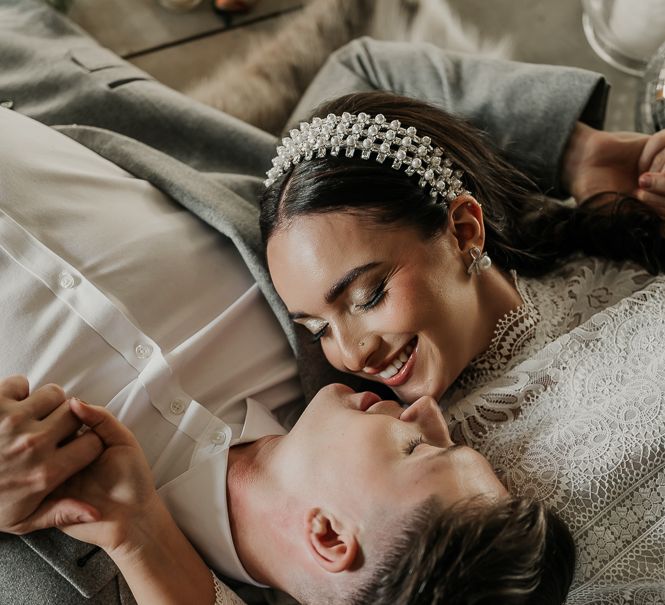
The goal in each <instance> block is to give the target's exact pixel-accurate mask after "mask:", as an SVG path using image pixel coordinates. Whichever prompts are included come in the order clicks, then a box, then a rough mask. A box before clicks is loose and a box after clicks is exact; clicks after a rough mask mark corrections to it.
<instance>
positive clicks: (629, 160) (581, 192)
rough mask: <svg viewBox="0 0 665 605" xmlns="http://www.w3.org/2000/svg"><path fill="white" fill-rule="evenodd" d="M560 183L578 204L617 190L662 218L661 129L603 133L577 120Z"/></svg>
mask: <svg viewBox="0 0 665 605" xmlns="http://www.w3.org/2000/svg"><path fill="white" fill-rule="evenodd" d="M562 183H563V185H564V186H565V187H566V188H567V189H568V191H569V192H570V193H571V195H572V196H573V197H574V198H575V200H576V201H577V203H578V204H580V203H582V202H584V201H585V200H588V199H590V198H591V197H593V196H595V195H598V194H600V193H604V192H612V193H614V192H619V193H622V194H624V195H628V196H631V197H634V198H636V199H638V200H640V201H642V202H644V204H646V205H648V206H650V207H651V208H653V209H654V210H655V211H656V212H657V213H658V214H659V215H660V216H661V217H662V218H663V219H665V130H661V131H660V132H657V133H655V134H653V135H646V134H639V133H635V132H604V131H600V130H595V129H594V128H591V127H589V126H586V125H584V124H581V123H579V122H578V123H577V125H576V127H575V130H574V132H573V134H572V135H571V137H570V140H569V142H568V147H567V149H566V152H565V154H564V158H563V166H562Z"/></svg>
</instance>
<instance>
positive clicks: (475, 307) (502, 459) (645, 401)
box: [261, 93, 665, 604]
mask: <svg viewBox="0 0 665 605" xmlns="http://www.w3.org/2000/svg"><path fill="white" fill-rule="evenodd" d="M317 114H318V115H320V116H321V117H320V118H314V119H313V120H312V121H311V122H309V123H303V124H301V126H300V129H299V130H294V131H291V136H290V137H287V138H285V139H284V141H283V144H282V146H281V147H280V148H278V156H277V158H276V159H275V160H274V162H273V164H274V166H273V168H272V169H271V170H270V171H269V173H268V180H267V181H266V184H267V186H268V189H267V191H266V194H265V196H264V199H263V201H262V210H261V228H262V234H263V237H264V241H265V242H266V252H267V259H268V264H269V268H270V272H271V276H272V278H273V282H274V284H275V287H276V289H277V291H278V293H279V295H280V296H281V298H282V299H283V301H284V303H285V304H286V306H287V308H288V310H289V313H290V316H291V317H292V318H293V320H294V321H295V322H296V323H298V324H301V325H302V326H304V328H305V329H307V330H308V331H309V332H310V333H311V337H312V339H313V340H314V341H317V342H319V343H320V345H321V348H322V351H323V353H324V354H325V356H326V358H327V359H328V361H329V362H330V363H331V364H332V365H333V366H334V367H335V368H337V369H338V370H341V371H344V372H348V373H351V374H355V375H356V376H359V377H361V378H363V379H367V380H370V381H374V382H376V383H380V385H382V386H381V387H378V388H385V387H389V388H390V389H392V391H394V392H395V394H396V395H397V396H398V397H399V398H400V399H401V400H402V401H403V402H404V403H406V404H409V403H412V402H413V401H415V400H416V399H417V398H418V397H420V396H422V395H431V396H433V397H435V398H436V399H437V400H439V402H440V404H441V406H442V408H443V409H444V412H445V414H446V417H447V420H448V422H449V424H450V426H451V429H452V433H453V436H454V437H456V439H457V440H458V441H462V442H465V443H466V444H468V445H472V446H473V447H474V448H476V449H477V450H479V451H480V452H481V453H482V454H484V455H485V456H486V457H487V458H488V459H489V460H490V462H492V464H493V466H494V468H495V470H496V471H497V472H498V473H499V475H500V476H501V477H502V478H503V480H504V483H505V484H506V486H507V487H508V488H509V489H510V490H511V491H513V492H515V493H516V494H518V495H526V496H531V497H534V498H536V499H539V500H543V501H546V502H547V503H548V504H549V505H551V506H552V507H553V508H555V510H557V512H558V513H559V514H560V515H561V517H562V518H563V519H564V521H566V523H567V524H568V526H569V527H570V528H571V530H572V532H573V535H574V536H575V538H576V542H577V549H578V566H577V571H576V577H575V581H574V583H573V588H572V590H571V593H570V597H569V600H568V603H570V604H582V603H585V604H587V603H588V604H590V603H598V602H603V603H642V602H644V603H647V602H648V603H661V602H665V569H664V567H663V561H664V560H665V524H664V523H665V409H664V408H665V353H663V343H664V342H665V279H664V278H663V277H662V276H661V275H659V272H661V271H662V270H663V268H664V262H665V249H664V248H663V239H662V233H663V223H662V218H661V215H662V212H661V211H660V207H659V205H658V203H659V199H658V197H657V196H654V195H653V194H645V193H644V191H642V190H637V189H636V183H637V179H638V174H639V173H640V172H651V173H652V174H651V177H652V178H655V179H656V180H658V179H661V178H662V176H661V174H660V173H662V171H663V165H664V164H665V159H664V158H665V152H664V151H663V149H664V148H665V136H664V135H665V133H660V134H657V135H654V136H653V137H651V138H648V137H635V138H634V139H631V140H627V141H626V155H625V158H621V160H622V161H625V162H626V163H627V166H628V167H629V168H628V169H627V170H626V171H625V172H624V176H623V177H619V176H617V177H616V179H615V180H612V181H611V182H599V180H598V178H597V176H598V175H596V174H594V173H593V172H592V171H590V172H589V173H588V174H586V175H582V176H581V178H578V179H577V180H576V181H575V182H573V183H570V187H571V190H572V191H571V192H572V193H573V194H574V196H575V198H576V200H577V202H578V204H577V205H576V206H570V205H565V204H561V203H559V202H554V201H552V200H549V199H547V198H546V197H544V196H542V195H538V194H536V193H535V191H534V188H533V187H532V186H531V184H530V182H529V181H528V180H527V179H526V178H525V177H524V176H522V175H521V174H520V173H518V172H517V171H516V170H515V169H513V168H512V167H511V166H509V165H508V164H507V163H505V162H504V161H503V160H501V159H500V158H499V157H498V155H497V154H495V153H494V152H493V151H492V148H491V145H490V144H489V143H488V142H487V141H486V140H485V138H484V137H483V136H482V135H481V134H479V133H478V132H476V131H475V130H473V129H472V128H471V127H469V126H468V125H467V124H466V123H464V122H463V121H461V120H459V119H458V118H455V117H452V116H450V115H448V114H446V113H445V112H443V111H442V110H440V109H438V108H436V107H434V106H431V105H428V104H426V103H423V102H420V101H416V100H414V99H409V98H406V97H397V96H395V95H391V94H387V93H359V94H354V95H348V96H346V97H342V98H340V99H337V100H335V101H332V102H330V103H328V104H326V105H325V106H323V107H321V108H320V109H319V111H318V112H317ZM589 131H590V129H587V128H586V127H583V126H578V132H577V133H576V136H580V137H585V136H591V134H592V133H590V132H589ZM564 173H565V166H564ZM620 192H623V193H627V194H632V197H628V196H623V195H622V194H621V193H620ZM635 198H638V199H635ZM659 212H660V214H659Z"/></svg>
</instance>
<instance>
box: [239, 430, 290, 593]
mask: <svg viewBox="0 0 665 605" xmlns="http://www.w3.org/2000/svg"><path fill="white" fill-rule="evenodd" d="M280 440H281V436H278V435H270V436H267V437H263V438H261V439H258V440H257V441H253V442H252V443H247V444H243V445H238V446H235V447H232V448H231V449H230V450H229V458H228V466H227V475H226V490H227V503H228V512H229V521H230V525H231V534H232V536H233V543H234V545H235V548H236V552H237V554H238V558H239V559H240V561H241V563H242V564H243V567H244V568H245V570H246V571H247V573H249V575H250V576H251V577H252V578H253V579H254V580H256V581H257V582H260V583H261V584H267V585H269V586H277V584H278V582H277V580H276V578H275V576H274V573H273V572H274V569H275V564H274V561H272V553H271V551H273V550H274V546H275V545H276V544H277V543H278V542H279V541H280V536H279V533H280V532H279V531H278V530H280V529H282V528H281V527H280V523H279V521H278V517H280V516H281V515H280V514H279V511H280V510H281V509H282V498H283V494H281V493H280V492H281V490H280V489H279V488H278V485H279V481H278V478H277V477H275V476H273V475H274V473H272V472H271V467H272V464H273V458H274V450H275V448H276V446H277V444H278V443H279V441H280Z"/></svg>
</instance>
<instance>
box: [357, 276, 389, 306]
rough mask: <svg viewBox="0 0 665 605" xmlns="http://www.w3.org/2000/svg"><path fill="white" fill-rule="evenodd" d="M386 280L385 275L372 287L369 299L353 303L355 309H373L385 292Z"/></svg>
mask: <svg viewBox="0 0 665 605" xmlns="http://www.w3.org/2000/svg"><path fill="white" fill-rule="evenodd" d="M387 281H388V278H387V277H384V278H383V279H382V280H381V282H380V283H379V285H378V286H377V287H376V288H375V289H374V291H373V292H372V294H371V296H370V297H369V300H367V301H366V302H364V303H358V304H355V305H354V307H355V308H356V309H359V310H360V311H368V310H369V309H373V308H374V307H376V306H377V305H378V304H379V303H380V302H381V301H382V300H383V299H384V297H385V295H386V294H387V292H388V291H387V290H386V282H387Z"/></svg>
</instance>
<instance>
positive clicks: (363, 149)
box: [265, 112, 466, 206]
mask: <svg viewBox="0 0 665 605" xmlns="http://www.w3.org/2000/svg"><path fill="white" fill-rule="evenodd" d="M340 149H344V150H345V155H346V157H347V158H352V157H353V156H354V154H355V152H356V151H360V155H361V157H362V159H363V160H369V159H370V155H371V154H372V153H374V154H375V158H374V159H375V160H376V161H377V162H379V163H380V164H382V163H383V162H384V161H385V160H386V158H390V159H392V161H393V163H392V168H394V169H395V170H400V169H401V168H402V167H406V169H405V170H404V172H405V174H407V175H408V176H411V175H413V174H418V175H419V176H420V181H419V183H418V184H419V185H420V187H422V188H425V187H429V190H430V192H429V194H430V197H432V198H433V199H435V200H436V201H439V202H440V203H441V204H442V205H443V206H447V205H448V202H449V201H452V200H454V199H455V198H456V197H457V196H459V195H461V194H462V193H465V192H466V190H465V189H464V187H463V184H462V177H463V176H464V171H463V170H460V169H454V167H453V162H452V160H450V158H448V157H446V156H445V154H444V152H443V149H441V148H440V147H433V146H432V140H431V139H430V138H429V137H428V136H423V137H420V136H418V134H417V131H416V129H415V128H414V127H413V126H409V127H408V128H404V127H403V126H402V125H401V124H400V122H399V120H393V121H392V122H388V121H387V120H386V118H385V116H384V115H383V114H380V113H378V114H376V115H375V116H374V117H371V116H369V115H367V114H366V113H359V114H358V115H354V114H350V113H348V112H344V113H343V114H342V115H341V116H338V115H335V114H333V113H331V114H328V116H327V117H325V118H314V119H312V121H311V122H301V123H300V128H294V129H292V130H291V131H290V132H289V136H288V137H285V138H283V139H282V144H281V145H280V146H279V147H277V157H275V158H273V160H272V164H273V167H272V168H271V169H270V170H268V172H267V173H266V176H267V177H268V178H267V179H266V180H265V186H266V187H270V186H271V185H273V183H275V181H277V179H279V178H280V177H281V176H283V175H284V174H285V173H286V172H287V171H288V170H289V168H290V167H291V166H295V165H296V164H298V163H299V162H300V161H302V160H311V159H312V158H313V157H314V153H315V152H316V157H317V158H323V157H325V156H326V153H327V152H328V151H329V152H330V155H331V156H335V157H336V156H337V155H338V154H339V152H340ZM437 198H438V199H437Z"/></svg>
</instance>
